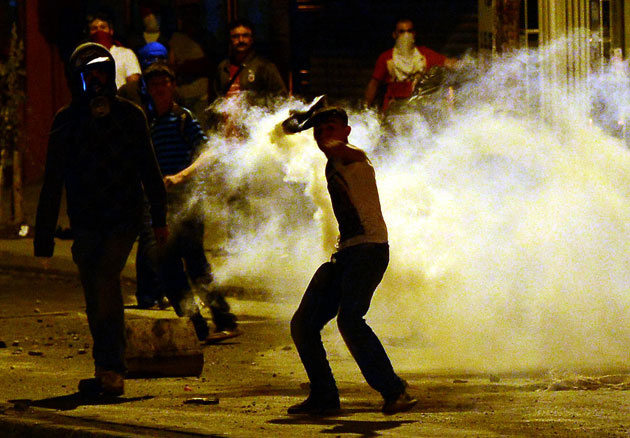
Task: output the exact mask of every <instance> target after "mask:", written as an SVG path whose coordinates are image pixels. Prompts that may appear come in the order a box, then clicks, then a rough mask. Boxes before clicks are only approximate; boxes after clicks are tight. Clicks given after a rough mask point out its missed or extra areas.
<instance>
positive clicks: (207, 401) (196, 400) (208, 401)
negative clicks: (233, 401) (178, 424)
mask: <svg viewBox="0 0 630 438" xmlns="http://www.w3.org/2000/svg"><path fill="white" fill-rule="evenodd" d="M184 404H185V405H218V404H219V398H218V397H193V398H189V399H187V400H184Z"/></svg>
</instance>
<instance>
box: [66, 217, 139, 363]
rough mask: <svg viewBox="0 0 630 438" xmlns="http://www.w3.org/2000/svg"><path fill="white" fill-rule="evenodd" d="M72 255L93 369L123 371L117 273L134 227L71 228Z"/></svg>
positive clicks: (123, 349)
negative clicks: (72, 238)
mask: <svg viewBox="0 0 630 438" xmlns="http://www.w3.org/2000/svg"><path fill="white" fill-rule="evenodd" d="M73 232H74V243H73V245H72V258H73V260H74V262H75V263H76V265H77V267H78V268H79V275H80V277H81V283H82V285H83V291H84V294H85V304H86V313H87V318H88V324H89V326H90V332H91V333H92V339H93V343H94V346H93V349H92V355H93V357H94V365H95V367H96V369H100V370H107V371H115V372H117V373H120V374H124V373H125V371H126V367H125V346H126V342H125V322H124V306H123V297H122V291H121V288H120V274H121V272H122V270H123V268H124V267H125V263H126V261H127V257H128V256H129V252H130V251H131V248H132V246H133V243H134V241H135V240H136V236H137V230H133V231H131V230H123V231H120V230H119V231H107V232H106V231H98V230H86V229H73Z"/></svg>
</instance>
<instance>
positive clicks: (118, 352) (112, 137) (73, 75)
mask: <svg viewBox="0 0 630 438" xmlns="http://www.w3.org/2000/svg"><path fill="white" fill-rule="evenodd" d="M67 79H68V84H69V86H70V90H71V93H72V100H71V103H70V104H69V105H68V106H66V107H64V108H62V109H61V110H59V112H58V113H57V114H56V115H55V118H54V121H53V124H52V128H51V131H50V137H49V141H48V152H47V157H46V168H45V174H44V183H43V186H42V190H41V193H40V197H39V203H38V206H37V217H36V225H35V239H34V252H35V256H36V257H45V258H49V257H52V255H53V251H54V231H55V228H56V224H57V220H58V215H59V207H60V202H61V193H62V189H63V188H64V187H65V190H66V204H67V211H68V217H69V219H70V225H71V227H72V230H73V234H74V243H73V245H72V258H73V260H74V262H75V264H76V265H77V267H78V270H79V275H80V279H81V283H82V286H83V290H84V295H85V301H86V313H87V318H88V324H89V327H90V332H91V334H92V339H93V358H94V365H95V377H94V378H90V379H84V380H81V382H80V383H79V391H80V392H82V393H89V394H90V395H110V396H118V395H122V394H123V393H124V380H123V379H124V375H125V371H126V369H125V361H124V356H125V327H124V306H123V298H122V293H121V286H120V274H121V272H122V269H123V267H124V266H125V263H126V260H127V257H128V256H129V253H130V251H131V248H132V246H133V243H134V242H135V240H136V237H137V235H138V230H139V228H140V222H141V217H142V208H143V207H142V205H143V190H144V192H145V193H146V196H147V198H148V200H149V203H150V210H151V216H152V223H153V227H154V232H155V235H156V238H157V240H158V242H159V243H161V244H163V243H164V242H165V241H166V239H167V236H168V228H167V227H166V190H165V188H164V183H163V181H162V175H161V173H160V170H159V167H158V164H157V160H156V158H155V153H154V151H153V146H152V143H151V137H150V135H149V130H148V126H147V120H146V117H145V115H144V112H143V111H142V109H141V108H140V107H138V106H137V105H135V104H133V103H131V102H129V101H127V100H125V99H122V98H119V97H116V84H115V65H114V58H113V57H112V55H111V54H110V52H109V51H108V50H107V49H106V48H105V47H104V46H102V45H100V44H96V43H85V44H82V45H80V46H79V47H77V48H76V49H75V51H74V53H73V54H72V56H71V57H70V61H69V63H68V71H67ZM46 265H47V261H46V260H45V261H44V266H46Z"/></svg>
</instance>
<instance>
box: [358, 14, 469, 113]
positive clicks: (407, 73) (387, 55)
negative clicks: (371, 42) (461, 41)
mask: <svg viewBox="0 0 630 438" xmlns="http://www.w3.org/2000/svg"><path fill="white" fill-rule="evenodd" d="M392 37H393V38H394V40H395V44H394V47H393V48H391V49H389V50H387V51H385V52H383V53H382V54H381V55H380V56H379V57H378V59H377V61H376V66H375V67H374V73H373V74H372V78H371V79H370V82H369V83H368V86H367V89H366V91H365V103H366V104H367V105H368V106H370V105H372V104H373V103H374V100H375V99H376V95H377V93H378V90H379V87H380V86H381V85H383V84H384V85H385V86H386V91H385V97H384V99H383V104H382V107H381V108H382V110H383V111H384V112H385V111H387V109H388V108H389V106H390V104H391V103H392V102H393V101H395V100H397V99H407V98H409V97H411V95H412V93H413V90H414V89H415V86H416V84H417V81H418V80H419V79H420V76H421V75H422V74H423V73H425V72H427V71H428V70H429V69H430V68H431V67H434V66H443V67H447V68H453V67H455V65H456V63H457V60H456V59H453V58H447V57H446V56H444V55H442V54H440V53H437V52H435V51H433V50H431V49H429V48H427V47H424V46H416V44H415V39H416V31H415V30H414V27H413V22H412V21H411V20H409V19H407V18H404V19H401V20H398V22H397V23H396V28H395V30H394V32H393V33H392Z"/></svg>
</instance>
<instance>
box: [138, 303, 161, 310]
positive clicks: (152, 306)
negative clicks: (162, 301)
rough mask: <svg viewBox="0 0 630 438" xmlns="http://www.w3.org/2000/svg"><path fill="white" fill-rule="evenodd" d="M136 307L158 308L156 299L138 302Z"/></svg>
mask: <svg viewBox="0 0 630 438" xmlns="http://www.w3.org/2000/svg"><path fill="white" fill-rule="evenodd" d="M136 308H137V309H142V310H158V309H159V307H158V303H157V302H156V301H153V302H138V305H137V306H136Z"/></svg>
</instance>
